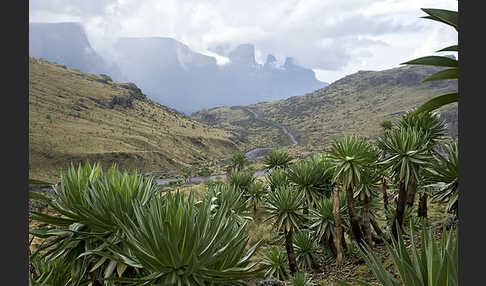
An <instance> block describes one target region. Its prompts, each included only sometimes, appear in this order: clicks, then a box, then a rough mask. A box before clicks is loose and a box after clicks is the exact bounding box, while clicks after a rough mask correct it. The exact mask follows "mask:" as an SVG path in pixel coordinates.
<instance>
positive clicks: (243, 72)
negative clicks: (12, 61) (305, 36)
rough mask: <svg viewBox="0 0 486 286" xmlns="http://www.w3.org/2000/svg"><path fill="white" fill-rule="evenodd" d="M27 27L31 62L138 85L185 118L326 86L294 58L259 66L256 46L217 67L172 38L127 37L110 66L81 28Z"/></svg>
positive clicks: (243, 49) (119, 43)
mask: <svg viewBox="0 0 486 286" xmlns="http://www.w3.org/2000/svg"><path fill="white" fill-rule="evenodd" d="M29 27H30V31H29V55H30V56H33V57H37V58H43V59H46V60H49V61H52V62H56V63H58V64H61V65H66V66H69V67H72V68H76V69H79V70H80V71H82V72H89V73H94V74H100V73H103V74H107V75H109V76H111V77H112V78H113V79H115V80H119V81H131V82H134V83H135V84H137V86H139V87H140V88H141V89H142V90H143V91H144V93H145V94H147V96H148V97H149V98H151V99H152V100H154V101H156V102H158V103H161V104H164V105H167V106H170V107H172V108H175V109H177V110H179V111H182V112H185V113H191V112H195V111H197V110H201V109H204V108H211V107H216V106H221V105H228V106H231V105H246V104H252V103H257V102H263V101H270V100H279V99H284V98H288V97H291V96H296V95H300V94H303V93H307V92H311V91H314V90H316V89H319V88H322V87H324V86H326V85H327V83H325V82H322V81H319V80H317V79H316V76H315V73H314V71H312V70H311V69H306V68H303V67H300V66H298V65H297V64H296V63H294V61H293V60H292V58H290V57H288V58H287V59H286V60H285V63H284V64H283V65H282V66H278V65H277V61H276V59H275V57H274V56H273V55H268V57H267V62H265V63H264V64H259V63H257V62H256V60H255V47H254V45H252V44H241V45H239V46H237V47H235V48H234V49H232V50H230V51H228V54H225V55H224V56H227V57H228V58H229V60H230V62H229V63H227V64H225V65H218V64H217V62H216V59H215V58H214V57H211V56H207V55H204V54H201V53H198V52H195V51H193V50H192V49H191V48H190V47H188V46H187V45H185V44H183V43H181V42H179V41H177V40H175V39H172V38H167V37H127V38H120V39H118V41H116V42H115V44H114V47H113V51H114V52H113V53H114V54H113V59H110V61H108V60H106V59H104V58H102V57H101V56H100V55H98V54H97V53H96V51H94V50H93V48H92V47H91V46H90V44H89V41H88V39H87V37H86V34H85V32H84V30H83V27H82V26H81V25H80V24H79V23H30V25H29ZM111 60H112V61H113V63H111Z"/></svg>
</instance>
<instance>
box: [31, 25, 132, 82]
mask: <svg viewBox="0 0 486 286" xmlns="http://www.w3.org/2000/svg"><path fill="white" fill-rule="evenodd" d="M29 56H31V57H35V58H41V59H45V60H47V61H50V62H54V63H57V64H60V65H66V66H68V67H70V68H74V69H78V70H80V71H82V72H87V73H93V74H109V75H110V77H112V78H114V79H115V80H117V81H125V79H123V78H122V76H121V73H120V70H119V69H118V67H117V66H116V65H115V64H113V63H109V62H107V61H106V60H105V59H103V58H102V57H101V56H100V55H99V54H98V53H97V52H96V51H95V50H94V49H93V48H92V47H91V45H90V43H89V41H88V38H87V37H86V34H85V31H84V29H83V27H82V26H81V25H80V24H79V23H75V22H66V23H29Z"/></svg>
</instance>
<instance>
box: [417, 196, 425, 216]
mask: <svg viewBox="0 0 486 286" xmlns="http://www.w3.org/2000/svg"><path fill="white" fill-rule="evenodd" d="M417 216H418V217H424V218H426V217H427V194H425V193H423V194H421V195H420V200H419V205H418V209H417Z"/></svg>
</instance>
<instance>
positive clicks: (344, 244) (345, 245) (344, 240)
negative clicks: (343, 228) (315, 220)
mask: <svg viewBox="0 0 486 286" xmlns="http://www.w3.org/2000/svg"><path fill="white" fill-rule="evenodd" d="M341 243H342V245H343V249H348V245H347V244H346V239H345V238H344V232H341Z"/></svg>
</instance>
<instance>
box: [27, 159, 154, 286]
mask: <svg viewBox="0 0 486 286" xmlns="http://www.w3.org/2000/svg"><path fill="white" fill-rule="evenodd" d="M54 191H55V192H56V194H57V197H56V199H54V200H53V199H51V198H49V197H46V196H44V195H42V194H39V193H30V197H31V198H37V199H41V200H44V201H46V202H47V203H48V204H49V206H51V207H52V208H53V209H54V210H55V211H57V212H58V213H60V214H62V217H57V216H51V215H46V214H42V213H38V212H34V211H32V212H31V214H32V219H34V220H37V221H39V222H43V223H46V224H49V225H54V226H57V228H49V227H46V228H39V229H32V230H30V233H31V234H32V235H34V236H37V237H41V238H52V240H51V241H50V242H48V243H46V244H44V245H42V246H41V247H40V248H39V249H38V251H44V250H45V251H44V252H43V254H42V255H41V257H40V258H42V259H43V258H44V257H45V258H47V261H54V260H56V259H57V258H62V259H63V260H64V261H65V262H66V263H69V264H70V265H71V266H72V270H73V271H72V276H71V278H72V283H73V285H77V283H80V282H81V281H82V280H83V279H84V278H85V276H86V275H87V274H88V272H89V273H90V275H91V276H93V277H95V279H96V280H101V279H103V278H106V277H111V276H114V275H115V268H118V269H126V266H125V263H123V262H116V261H114V260H110V259H106V258H103V257H100V256H99V255H97V254H96V253H95V252H93V251H94V250H96V251H101V250H103V249H105V248H106V247H107V245H108V244H114V245H119V247H123V245H120V238H121V237H122V236H123V235H124V234H123V232H122V231H121V228H120V226H119V225H118V223H117V219H120V218H122V217H124V216H127V215H128V216H133V215H134V214H135V210H134V208H133V204H132V203H133V202H134V201H137V202H138V203H140V204H141V205H145V204H147V203H149V202H150V201H151V200H153V199H154V198H155V196H156V193H157V191H158V187H157V185H156V183H155V181H154V180H153V178H152V177H146V176H144V175H143V174H138V173H133V174H128V173H121V172H119V171H118V170H117V168H116V166H112V167H111V168H110V169H109V170H108V171H107V172H106V174H104V173H103V171H102V169H101V166H100V164H98V163H97V164H94V165H93V166H91V165H90V164H89V163H86V164H85V165H84V167H82V166H81V165H79V167H78V168H77V169H76V168H75V167H74V166H73V165H71V168H69V169H68V170H67V172H66V173H63V174H62V175H61V185H60V186H54ZM122 273H123V271H121V270H119V275H122Z"/></svg>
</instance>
